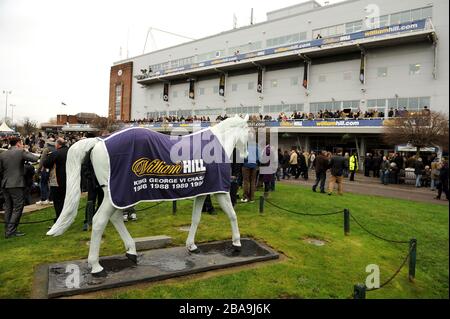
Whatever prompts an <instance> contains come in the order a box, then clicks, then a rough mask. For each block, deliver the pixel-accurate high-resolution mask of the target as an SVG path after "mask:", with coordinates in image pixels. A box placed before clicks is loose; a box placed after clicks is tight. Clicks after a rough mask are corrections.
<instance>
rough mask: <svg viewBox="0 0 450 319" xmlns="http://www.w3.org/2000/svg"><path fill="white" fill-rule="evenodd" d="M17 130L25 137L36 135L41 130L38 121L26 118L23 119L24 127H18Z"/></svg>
mask: <svg viewBox="0 0 450 319" xmlns="http://www.w3.org/2000/svg"><path fill="white" fill-rule="evenodd" d="M17 130H18V131H19V132H20V134H22V135H23V136H27V135H29V134H33V133H36V132H37V131H38V130H39V129H38V125H37V122H36V121H30V119H29V118H28V117H25V118H24V119H23V122H22V125H18V126H17Z"/></svg>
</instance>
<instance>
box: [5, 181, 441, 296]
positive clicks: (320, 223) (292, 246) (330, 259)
mask: <svg viewBox="0 0 450 319" xmlns="http://www.w3.org/2000/svg"><path fill="white" fill-rule="evenodd" d="M270 200H271V201H273V202H274V203H276V204H278V205H280V206H283V207H286V208H288V209H291V210H295V211H299V212H308V213H326V212H333V211H338V210H341V209H344V208H348V209H350V211H351V213H352V214H354V215H355V216H356V217H357V218H358V219H359V221H360V222H361V223H363V224H364V225H365V226H367V227H368V228H369V229H370V230H372V231H373V232H375V233H377V234H380V235H383V236H385V237H388V238H392V239H396V240H409V239H410V238H413V237H415V238H417V241H418V245H417V269H416V281H415V282H414V283H410V282H409V281H408V278H407V277H408V267H407V266H406V267H404V268H403V270H402V271H401V272H400V273H399V275H398V276H397V277H396V278H395V279H394V281H393V282H391V283H390V284H389V285H388V286H386V287H385V288H383V289H380V290H378V291H373V292H368V294H367V298H448V284H449V278H448V275H449V273H448V271H449V269H448V265H449V255H448V254H449V247H448V238H449V237H448V221H449V220H448V219H449V212H448V207H446V206H440V205H431V204H421V203H416V202H410V201H405V200H398V199H387V198H381V197H375V196H363V195H355V194H345V195H344V196H340V197H338V196H327V195H323V194H319V193H312V192H311V190H310V189H309V188H305V187H300V186H290V185H282V184H278V185H277V190H276V192H274V193H271V198H270ZM152 205H154V204H151V203H149V204H145V205H144V204H143V205H139V207H138V208H142V207H146V206H152ZM81 206H84V199H83V200H82V203H81ZM215 207H216V208H218V206H217V204H215ZM191 209H192V202H191V201H183V202H180V203H178V213H177V215H176V216H173V215H172V205H171V203H163V204H161V205H159V206H158V207H155V208H153V209H150V210H148V211H144V212H140V213H138V217H139V220H138V221H137V222H135V223H128V224H127V227H128V229H129V231H130V233H131V234H132V236H133V237H144V236H153V235H161V234H164V235H168V236H172V238H173V242H174V245H176V246H178V245H184V242H185V240H186V237H187V232H182V231H180V230H179V229H178V228H179V227H180V226H184V225H189V224H190V218H191ZM236 211H237V215H238V221H239V227H240V230H241V236H242V237H252V238H255V239H258V240H261V241H263V242H265V243H267V244H268V245H270V246H271V247H273V248H274V249H275V250H277V251H279V252H281V253H283V254H284V255H285V256H286V257H287V258H283V259H282V260H280V261H279V262H271V263H268V264H261V265H260V266H259V267H249V268H244V269H240V270H239V271H236V272H227V273H225V274H224V273H219V274H217V275H214V276H208V278H203V277H202V278H200V277H199V278H195V276H194V278H189V279H185V278H180V279H177V280H172V281H170V282H160V283H153V284H149V285H140V286H139V288H133V287H128V289H121V290H118V291H111V292H110V293H107V294H106V296H108V297H110V298H348V297H349V296H350V295H351V293H352V291H353V285H354V284H356V283H363V282H365V278H366V276H367V275H368V274H367V273H366V272H365V268H366V266H367V265H369V264H377V265H379V267H380V270H381V282H384V281H385V280H386V279H387V278H389V277H390V276H391V275H392V274H393V273H394V272H395V270H396V269H397V268H398V266H399V265H400V264H401V263H402V261H403V259H404V257H405V256H406V255H407V253H408V245H407V244H406V245H405V244H391V243H387V242H384V241H380V240H378V239H376V238H374V237H372V236H371V235H369V234H367V233H365V232H364V231H363V230H362V229H360V228H359V227H358V226H357V225H356V224H355V223H354V222H352V224H351V235H350V236H347V237H346V236H344V231H343V217H342V215H336V216H327V217H304V216H298V215H293V214H290V213H287V212H283V211H280V210H278V209H276V208H273V207H271V206H269V205H266V208H265V212H264V214H263V215H261V214H259V212H258V202H255V203H250V204H240V205H238V207H237V209H236ZM52 216H53V209H45V210H42V211H41V212H38V213H34V214H32V215H29V216H26V217H24V218H23V221H33V220H41V219H47V218H49V217H50V218H51V217H52ZM83 218H84V212H81V211H80V212H79V215H78V217H77V219H76V221H75V223H74V224H73V225H72V226H71V228H70V229H69V230H68V231H67V232H66V233H65V234H64V235H63V236H61V237H56V238H53V237H46V236H45V233H46V231H47V227H48V226H49V225H48V224H35V225H23V226H21V231H24V232H25V233H27V235H26V236H25V237H21V238H15V239H8V240H5V239H3V238H2V239H0V298H28V297H29V296H30V294H31V286H32V278H33V273H34V269H35V267H36V266H37V265H39V264H42V263H50V262H59V261H65V260H72V259H81V258H87V254H88V248H89V247H88V245H87V241H88V240H89V236H90V234H89V233H87V232H82V231H81V228H82V223H83ZM307 237H309V238H318V239H323V240H326V241H327V244H326V245H325V246H321V247H318V246H313V245H310V244H308V243H306V242H305V241H304V240H303V239H304V238H307ZM196 239H197V240H196V241H197V243H201V242H206V241H212V240H222V239H230V240H231V229H230V224H229V221H228V218H227V217H226V216H225V214H224V213H223V212H221V211H220V210H219V213H218V215H208V214H204V215H203V216H202V221H201V223H200V226H199V229H198V232H197V238H196ZM121 253H124V248H123V244H122V241H121V240H120V238H119V236H118V234H117V233H116V231H115V230H114V228H113V227H112V225H108V227H107V230H106V232H105V235H104V243H103V244H102V250H101V255H102V256H106V255H113V254H121ZM103 296H104V295H103Z"/></svg>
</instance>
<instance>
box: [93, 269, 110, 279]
mask: <svg viewBox="0 0 450 319" xmlns="http://www.w3.org/2000/svg"><path fill="white" fill-rule="evenodd" d="M91 275H92V277H94V278H106V277H107V276H108V273H107V272H106V270H105V269H103V270H102V271H100V272H96V273H92V274H91Z"/></svg>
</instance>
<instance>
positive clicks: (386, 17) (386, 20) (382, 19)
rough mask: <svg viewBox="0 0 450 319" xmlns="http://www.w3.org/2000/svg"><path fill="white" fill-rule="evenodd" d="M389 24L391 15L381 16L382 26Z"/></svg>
mask: <svg viewBox="0 0 450 319" xmlns="http://www.w3.org/2000/svg"><path fill="white" fill-rule="evenodd" d="M388 25H389V15H384V16H381V17H380V28H382V27H385V26H388Z"/></svg>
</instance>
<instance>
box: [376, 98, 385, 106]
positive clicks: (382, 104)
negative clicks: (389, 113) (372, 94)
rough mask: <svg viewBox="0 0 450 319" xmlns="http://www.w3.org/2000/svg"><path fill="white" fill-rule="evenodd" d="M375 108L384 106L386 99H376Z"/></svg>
mask: <svg viewBox="0 0 450 319" xmlns="http://www.w3.org/2000/svg"><path fill="white" fill-rule="evenodd" d="M377 106H386V99H378V100H377Z"/></svg>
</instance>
